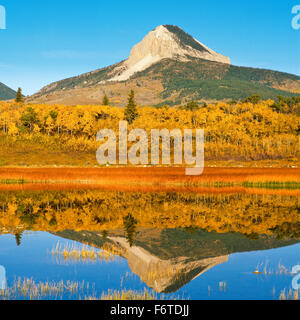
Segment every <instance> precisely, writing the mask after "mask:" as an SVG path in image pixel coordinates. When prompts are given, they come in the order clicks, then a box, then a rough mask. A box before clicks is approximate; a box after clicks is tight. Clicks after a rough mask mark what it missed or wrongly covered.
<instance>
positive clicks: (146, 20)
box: [0, 0, 300, 94]
mask: <svg viewBox="0 0 300 320" xmlns="http://www.w3.org/2000/svg"><path fill="white" fill-rule="evenodd" d="M299 2H300V1H290V0H276V1H273V0H251V1H250V0H226V1H221V0H211V1H207V0H205V1H203V0H189V1H177V0H159V1H158V0H151V1H141V0H139V1H136V0H128V1H124V0H122V1H119V0H110V1H101V0H97V1H96V0H84V1H78V0H43V1H40V0H0V5H3V6H4V7H5V8H6V11H7V30H0V82H3V83H5V84H7V85H9V86H10V87H12V88H14V89H16V88H17V87H19V86H20V87H22V88H23V91H24V93H25V94H32V93H34V92H36V91H37V90H39V89H40V88H41V87H43V86H44V85H47V84H49V83H50V82H53V81H56V80H60V79H63V78H66V77H70V76H73V75H78V74H80V73H83V72H88V71H91V70H94V69H97V68H100V67H104V66H108V65H110V64H113V63H116V62H119V61H121V60H124V59H126V58H127V57H128V55H129V53H130V49H131V48H132V46H133V45H134V44H136V43H138V42H139V41H141V40H142V38H143V37H144V36H145V35H146V34H147V33H148V32H149V31H150V30H152V29H154V28H155V27H156V26H158V25H161V24H174V25H178V26H180V27H181V28H183V29H184V30H185V31H186V32H188V33H189V34H191V35H192V36H194V37H195V38H197V39H198V40H199V41H201V42H203V43H204V44H206V45H207V46H209V47H210V48H212V49H213V50H216V51H217V52H219V53H222V54H224V55H227V56H229V57H231V59H232V63H233V64H235V65H243V66H252V67H259V68H268V69H274V70H279V71H285V72H289V73H294V74H298V75H300V30H294V29H292V27H291V20H292V17H293V16H292V12H291V11H292V7H293V6H294V5H296V4H297V3H299Z"/></svg>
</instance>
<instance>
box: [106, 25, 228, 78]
mask: <svg viewBox="0 0 300 320" xmlns="http://www.w3.org/2000/svg"><path fill="white" fill-rule="evenodd" d="M191 58H199V59H204V60H209V61H216V62H221V63H225V64H230V59H229V58H228V57H225V56H223V55H221V54H218V53H216V52H214V51H213V50H211V49H209V48H208V47H206V46H205V45H204V44H202V43H201V42H199V41H198V40H196V39H194V38H193V37H192V36H190V35H189V34H187V33H186V32H184V31H183V30H182V29H181V28H179V27H177V26H173V25H161V26H158V27H157V28H156V29H154V30H152V31H151V32H150V33H148V35H147V36H146V37H145V38H144V39H143V40H142V41H141V42H140V43H138V44H137V45H136V46H134V47H133V49H132V51H131V54H130V57H129V58H128V59H127V60H126V61H125V62H124V63H123V65H122V66H120V69H119V71H120V72H118V75H117V76H115V77H113V78H112V79H110V81H125V80H128V79H129V78H130V77H131V76H132V75H134V74H135V73H136V72H140V71H143V70H145V69H147V68H148V67H150V66H151V65H153V64H154V63H157V62H159V61H160V60H162V59H175V60H179V61H188V60H190V59H191Z"/></svg>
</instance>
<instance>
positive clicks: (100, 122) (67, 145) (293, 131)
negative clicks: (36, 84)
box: [0, 100, 300, 160]
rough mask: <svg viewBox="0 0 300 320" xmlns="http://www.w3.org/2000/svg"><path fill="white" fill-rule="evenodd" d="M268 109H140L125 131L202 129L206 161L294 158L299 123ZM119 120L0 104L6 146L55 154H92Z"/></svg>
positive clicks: (87, 109)
mask: <svg viewBox="0 0 300 320" xmlns="http://www.w3.org/2000/svg"><path fill="white" fill-rule="evenodd" d="M272 105H273V101H271V100H269V101H265V102H264V101H261V102H260V103H258V104H255V105H252V104H251V103H240V104H236V105H234V106H232V105H230V104H226V103H218V104H217V105H208V107H207V108H201V109H199V110H196V111H189V110H183V109H180V108H150V107H149V108H139V110H138V113H139V117H138V118H137V119H136V120H135V121H134V123H133V124H132V125H131V126H130V128H133V127H134V128H144V129H146V130H147V132H148V133H150V130H151V129H153V128H157V129H162V128H167V129H169V130H171V129H174V128H181V129H186V128H191V129H192V128H203V129H205V131H206V158H207V159H216V160H218V159H225V160H226V159H236V160H238V159H244V160H254V159H256V160H260V159H287V158H292V159H295V158H299V137H298V136H297V131H298V128H299V125H300V119H299V117H297V116H296V115H295V114H281V113H277V112H275V111H273V110H272V108H270V106H272ZM28 108H29V109H28ZM30 108H31V109H30ZM28 110H31V111H28ZM24 115H25V116H26V117H24ZM24 119H25V120H26V122H25V120H24ZM123 119H124V110H123V109H120V108H110V107H108V106H72V107H71V106H64V105H15V104H11V103H4V102H0V133H1V135H3V136H4V137H5V140H6V142H7V143H11V144H14V143H15V141H16V139H22V141H27V142H31V141H35V142H39V143H40V144H42V145H44V146H45V148H54V149H56V150H57V149H61V150H75V151H83V152H86V151H90V152H94V151H95V150H96V149H97V145H96V142H95V140H96V139H95V137H96V134H97V132H98V131H99V130H100V129H103V128H110V129H113V130H114V131H115V132H118V129H119V121H122V120H123ZM30 121H31V122H32V123H29V122H30Z"/></svg>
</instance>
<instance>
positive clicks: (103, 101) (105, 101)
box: [102, 94, 109, 106]
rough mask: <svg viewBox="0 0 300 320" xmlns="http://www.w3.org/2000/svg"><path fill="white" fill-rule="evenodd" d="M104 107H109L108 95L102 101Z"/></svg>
mask: <svg viewBox="0 0 300 320" xmlns="http://www.w3.org/2000/svg"><path fill="white" fill-rule="evenodd" d="M102 105H104V106H109V99H108V97H107V95H106V94H105V95H104V97H103V100H102Z"/></svg>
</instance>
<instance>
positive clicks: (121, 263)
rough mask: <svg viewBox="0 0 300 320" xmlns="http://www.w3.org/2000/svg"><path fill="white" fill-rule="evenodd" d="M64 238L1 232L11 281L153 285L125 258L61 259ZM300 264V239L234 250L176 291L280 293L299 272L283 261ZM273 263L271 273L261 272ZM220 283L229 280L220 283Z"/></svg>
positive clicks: (198, 295)
mask: <svg viewBox="0 0 300 320" xmlns="http://www.w3.org/2000/svg"><path fill="white" fill-rule="evenodd" d="M58 241H59V242H60V243H61V244H62V245H64V244H65V243H68V244H72V243H74V242H72V241H70V240H65V239H61V238H59V237H57V236H55V235H51V234H49V233H42V232H38V233H27V234H24V235H23V237H22V244H21V246H19V247H18V246H17V245H16V241H15V237H14V236H11V235H1V236H0V265H3V266H4V268H5V270H6V277H7V284H8V285H12V283H13V281H14V279H16V278H19V277H21V278H32V279H33V280H35V281H36V282H39V281H41V282H45V281H50V282H51V281H57V282H59V281H61V280H64V281H68V280H70V281H79V282H82V281H85V282H86V283H87V282H88V283H90V285H91V286H92V285H94V286H95V291H96V293H97V295H98V296H101V294H102V293H103V292H107V291H108V290H120V289H121V287H122V288H123V289H131V290H143V289H144V288H147V286H146V285H145V284H144V283H143V282H142V281H141V280H140V278H139V277H138V276H137V275H134V274H132V272H131V270H130V268H129V266H128V263H127V261H126V260H125V259H122V258H120V259H118V260H117V261H113V262H103V261H101V262H96V263H86V262H85V263H78V262H77V263H60V264H58V263H57V261H56V259H55V258H54V257H53V256H52V255H51V254H49V252H50V251H51V250H52V248H53V247H55V246H56V244H57V243H58ZM297 264H300V244H297V245H293V246H289V247H284V248H279V249H273V250H267V251H258V252H248V253H236V254H232V255H230V256H229V258H228V262H226V263H223V264H221V265H218V266H215V267H213V268H212V269H210V270H208V271H207V272H205V273H204V274H202V275H201V276H199V277H198V278H196V279H194V280H193V281H191V282H190V283H188V284H187V285H185V286H184V287H183V288H181V289H180V290H179V291H178V292H176V293H174V294H172V295H170V296H172V297H177V298H182V297H184V298H189V299H192V300H194V299H195V300H196V299H278V298H279V295H280V292H281V290H283V289H289V288H291V283H292V278H293V276H292V275H290V274H282V275H278V274H277V272H278V270H279V265H283V266H285V267H286V268H287V269H289V270H291V269H292V267H293V266H294V265H297ZM265 265H267V270H268V271H272V272H271V274H268V275H255V274H253V271H255V270H256V268H257V266H259V267H260V270H263V268H264V267H265ZM220 283H225V284H226V285H224V286H222V285H221V286H220Z"/></svg>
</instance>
